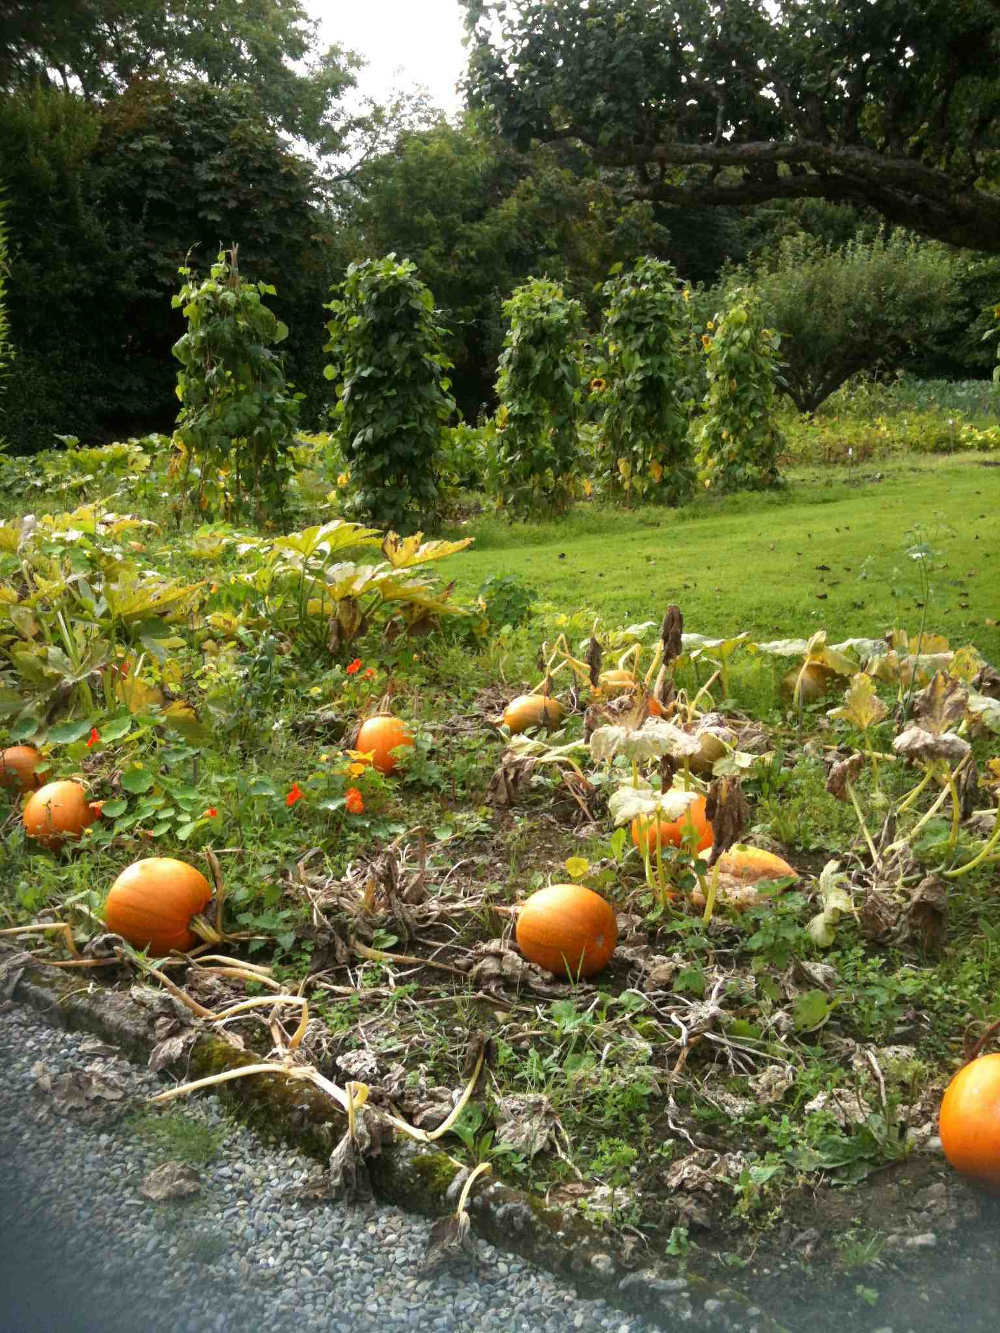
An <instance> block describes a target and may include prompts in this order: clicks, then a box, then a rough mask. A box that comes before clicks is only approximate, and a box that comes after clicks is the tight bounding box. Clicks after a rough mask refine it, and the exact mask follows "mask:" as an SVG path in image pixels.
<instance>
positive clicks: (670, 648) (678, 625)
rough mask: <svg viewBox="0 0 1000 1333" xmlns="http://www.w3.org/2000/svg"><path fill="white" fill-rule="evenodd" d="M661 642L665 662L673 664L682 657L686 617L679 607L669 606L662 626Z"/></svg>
mask: <svg viewBox="0 0 1000 1333" xmlns="http://www.w3.org/2000/svg"><path fill="white" fill-rule="evenodd" d="M660 642H661V643H662V644H663V661H664V662H665V663H669V662H673V661H674V660H675V658H678V657H680V655H681V652H682V651H683V646H684V617H683V616H682V615H681V609H680V607H679V606H668V607H667V614H666V615H665V616H664V617H663V624H662V625H661V626H660Z"/></svg>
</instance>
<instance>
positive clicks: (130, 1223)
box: [0, 1004, 652, 1333]
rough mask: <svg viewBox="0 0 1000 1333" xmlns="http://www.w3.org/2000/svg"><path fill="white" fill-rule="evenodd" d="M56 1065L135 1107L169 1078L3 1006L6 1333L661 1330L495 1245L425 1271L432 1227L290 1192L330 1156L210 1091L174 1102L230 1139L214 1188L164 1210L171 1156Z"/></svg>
mask: <svg viewBox="0 0 1000 1333" xmlns="http://www.w3.org/2000/svg"><path fill="white" fill-rule="evenodd" d="M39 1065H44V1067H45V1070H46V1071H47V1073H48V1074H49V1075H50V1076H52V1077H53V1078H55V1077H56V1076H58V1075H60V1074H64V1073H69V1072H72V1071H90V1072H92V1073H95V1074H97V1075H99V1076H101V1077H103V1078H106V1079H109V1080H111V1081H112V1082H114V1081H118V1082H120V1083H121V1084H122V1085H123V1087H124V1089H125V1095H126V1099H127V1100H128V1103H129V1110H130V1112H131V1111H132V1109H133V1108H134V1107H135V1106H136V1105H138V1106H139V1107H140V1108H142V1106H143V1104H144V1103H145V1101H146V1099H147V1098H148V1097H149V1096H150V1095H151V1094H152V1093H153V1092H156V1091H157V1090H159V1089H161V1088H162V1087H163V1084H162V1083H161V1082H160V1081H159V1080H158V1078H157V1077H156V1076H153V1075H150V1074H148V1073H147V1072H146V1071H144V1070H140V1069H137V1068H136V1067H135V1066H134V1065H132V1064H130V1063H128V1062H127V1061H125V1060H123V1059H122V1058H120V1057H119V1056H118V1055H116V1054H113V1053H110V1051H109V1048H108V1047H107V1046H105V1045H103V1044H102V1043H100V1042H97V1041H96V1040H95V1039H94V1038H92V1037H91V1038H88V1037H86V1036H82V1035H80V1034H76V1033H67V1032H63V1031H61V1030H59V1029H57V1028H52V1027H49V1026H48V1025H47V1024H45V1023H44V1022H42V1021H41V1020H40V1019H38V1018H37V1017H36V1016H35V1015H34V1014H33V1013H32V1012H30V1011H28V1010H25V1009H23V1008H21V1007H20V1006H14V1005H11V1004H3V1005H0V1071H2V1073H0V1235H2V1242H0V1292H3V1297H2V1298H0V1329H2V1330H4V1333H7V1330H10V1333H15V1331H16V1333H43V1331H44V1333H56V1330H58V1333H98V1330H100V1333H128V1331H129V1330H140V1329H141V1330H142V1333H160V1330H163V1333H254V1331H255V1330H258V1329H261V1330H263V1329H266V1330H267V1331H268V1333H286V1330H287V1331H288V1333H291V1331H292V1330H295V1333H303V1330H311V1329H322V1330H325V1333H339V1330H341V1329H343V1330H345V1333H346V1330H352V1333H357V1330H367V1329H376V1328H377V1329H378V1330H379V1333H412V1330H414V1329H420V1330H421V1331H422V1333H427V1331H428V1330H435V1331H436V1330H440V1331H441V1333H452V1331H453V1330H456V1329H460V1330H472V1331H477V1330H482V1333H489V1331H490V1330H494V1329H495V1330H497V1331H498V1333H501V1331H502V1333H521V1331H522V1330H523V1333H542V1331H543V1333H570V1330H572V1331H573V1333H576V1331H577V1330H583V1331H584V1333H598V1331H599V1330H602V1331H603V1330H608V1333H645V1331H646V1330H648V1329H651V1328H652V1325H650V1324H649V1323H648V1322H647V1321H646V1320H644V1319H642V1318H639V1317H638V1316H635V1315H628V1314H624V1313H623V1312H622V1311H621V1310H617V1309H613V1308H611V1307H609V1306H607V1305H606V1304H605V1303H604V1302H603V1301H588V1300H584V1299H582V1298H581V1297H579V1296H578V1295H577V1294H576V1292H575V1291H574V1290H573V1289H572V1288H571V1287H569V1286H567V1285H566V1284H564V1283H562V1282H560V1281H558V1280H557V1279H555V1278H553V1277H552V1276H551V1275H550V1274H548V1273H545V1272H543V1271H541V1270H539V1269H537V1268H535V1267H534V1266H533V1265H531V1264H529V1263H526V1262H525V1261H523V1260H521V1259H519V1258H518V1257H516V1256H514V1255H511V1254H503V1255H501V1254H500V1253H499V1252H498V1251H497V1250H496V1249H495V1248H494V1247H493V1246H491V1245H489V1244H487V1243H486V1242H484V1241H479V1242H478V1264H470V1265H468V1266H463V1267H461V1268H455V1267H453V1266H452V1267H444V1268H438V1269H437V1270H435V1271H433V1272H425V1271H424V1270H423V1269H422V1266H421V1265H422V1260H423V1256H424V1251H425V1247H426V1244H427V1236H428V1231H429V1223H428V1222H426V1221H424V1220H423V1219H421V1218H417V1217H414V1216H412V1215H410V1214H407V1213H403V1212H401V1211H400V1210H399V1209H397V1208H393V1207H388V1206H376V1207H373V1208H372V1209H371V1210H357V1209H345V1208H344V1207H343V1206H342V1205H339V1204H333V1203H330V1202H329V1201H320V1202H303V1201H301V1200H297V1199H292V1198H289V1197H288V1190H289V1187H291V1186H295V1185H301V1184H302V1183H303V1182H304V1181H305V1179H306V1177H307V1176H308V1175H309V1174H310V1173H312V1172H313V1171H314V1170H315V1163H313V1162H311V1161H308V1160H307V1159H305V1158H303V1157H301V1156H299V1155H297V1154H295V1153H292V1152H289V1151H287V1150H283V1149H278V1148H275V1147H272V1146H268V1145H267V1144H265V1143H264V1142H262V1140H261V1139H260V1138H259V1137H258V1136H257V1135H255V1134H254V1133H252V1132H251V1131H249V1130H247V1129H246V1128H244V1127H242V1126H238V1125H236V1124H235V1123H234V1122H232V1121H230V1120H229V1119H228V1118H226V1117H225V1116H224V1114H223V1113H222V1111H221V1110H220V1108H219V1105H218V1103H217V1102H216V1100H215V1099H214V1098H213V1097H211V1096H209V1095H205V1094H201V1095H198V1094H196V1095H195V1096H194V1097H192V1098H191V1099H189V1100H187V1101H185V1102H184V1103H179V1104H178V1103H175V1104H173V1105H171V1106H170V1107H169V1108H166V1110H167V1111H168V1112H169V1114H170V1116H172V1117H177V1116H183V1117H184V1118H185V1120H186V1121H188V1122H189V1123H190V1124H191V1125H192V1126H201V1127H203V1128H204V1129H208V1130H221V1131H222V1142H221V1146H220V1147H219V1149H218V1151H217V1153H216V1155H215V1156H214V1158H213V1159H212V1160H211V1161H210V1162H209V1163H208V1164H207V1165H199V1168H198V1170H199V1184H200V1188H199V1190H198V1192H197V1193H196V1194H194V1195H191V1196H189V1197H186V1198H178V1199H172V1200H167V1201H163V1202H151V1201H149V1200H147V1199H145V1198H143V1197H142V1195H141V1194H140V1193H139V1186H140V1185H141V1183H142V1181H143V1180H144V1178H145V1177H146V1176H147V1175H148V1174H149V1172H150V1171H152V1170H153V1169H154V1168H155V1167H157V1166H160V1165H161V1164H162V1163H163V1162H164V1161H167V1160H170V1151H169V1149H166V1148H165V1147H164V1146H163V1145H162V1143H158V1142H156V1141H155V1140H152V1139H150V1138H149V1137H148V1136H143V1135H142V1134H137V1133H135V1132H134V1131H133V1130H131V1129H129V1128H128V1127H127V1125H126V1124H123V1123H122V1122H121V1121H118V1122H115V1123H113V1124H111V1123H109V1112H108V1111H106V1110H105V1109H104V1104H103V1103H102V1104H101V1109H100V1111H99V1115H100V1117H101V1118H100V1119H97V1120H95V1121H90V1122H88V1121H86V1120H81V1118H80V1116H79V1114H76V1113H74V1112H67V1113H60V1112H59V1111H58V1110H57V1109H56V1108H55V1107H54V1106H53V1103H52V1098H51V1096H49V1095H47V1094H46V1093H45V1092H44V1091H43V1090H41V1089H40V1087H39V1084H38V1066H39ZM114 1113H115V1108H112V1110H111V1112H110V1115H111V1116H113V1115H114ZM175 1156H176V1153H175Z"/></svg>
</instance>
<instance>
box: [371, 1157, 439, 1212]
mask: <svg viewBox="0 0 1000 1333" xmlns="http://www.w3.org/2000/svg"><path fill="white" fill-rule="evenodd" d="M369 1170H370V1171H371V1175H372V1180H373V1183H374V1185H375V1189H376V1191H377V1193H378V1194H379V1196H380V1197H382V1198H386V1199H391V1200H392V1201H393V1202H394V1203H397V1204H399V1205H400V1206H401V1207H403V1208H409V1209H411V1210H412V1211H413V1212H418V1213H425V1214H430V1215H436V1214H439V1213H444V1212H447V1211H448V1210H449V1208H450V1204H449V1203H448V1202H447V1200H446V1195H447V1193H448V1188H449V1186H450V1185H451V1182H452V1181H453V1180H454V1179H455V1176H456V1174H457V1173H458V1170H459V1168H458V1167H457V1166H456V1165H455V1163H454V1162H453V1161H452V1160H451V1158H450V1157H448V1156H447V1155H446V1154H445V1153H443V1152H437V1151H435V1150H433V1149H431V1150H428V1149H426V1148H418V1147H417V1146H416V1144H411V1143H395V1144H394V1145H393V1147H392V1149H391V1151H389V1152H384V1153H382V1154H381V1156H379V1157H376V1158H374V1159H373V1160H372V1161H370V1162H369Z"/></svg>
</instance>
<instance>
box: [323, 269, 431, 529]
mask: <svg viewBox="0 0 1000 1333" xmlns="http://www.w3.org/2000/svg"><path fill="white" fill-rule="evenodd" d="M334 293H335V294H334V298H333V300H332V301H330V302H329V303H328V304H327V306H326V309H327V310H330V311H331V312H332V314H333V318H332V319H330V320H329V321H328V323H327V325H326V327H327V331H328V333H329V335H330V337H329V341H328V342H327V344H326V347H325V350H326V351H327V352H328V353H330V354H331V355H332V357H333V363H332V364H330V365H328V366H326V368H325V371H324V373H325V375H326V377H327V379H330V380H334V381H335V382H336V384H337V389H338V402H337V406H336V409H335V413H336V416H337V420H338V431H337V433H338V438H339V442H340V447H341V450H342V452H343V454H344V458H345V459H346V461H347V463H348V465H349V467H350V470H351V482H352V487H353V490H354V508H355V509H356V511H357V513H358V515H359V516H361V517H363V518H365V519H367V520H370V521H372V522H375V523H378V524H379V525H380V526H383V527H390V528H393V529H395V530H396V531H397V532H408V531H412V530H414V529H416V528H419V527H423V526H426V525H429V524H432V523H433V522H434V521H435V519H436V517H437V513H438V505H439V482H438V476H437V465H438V455H439V451H440V450H441V447H442V443H443V434H444V431H445V428H446V426H447V423H448V419H449V418H450V417H451V416H452V414H453V412H454V410H455V403H454V400H453V398H452V397H451V394H450V393H449V389H450V387H451V386H450V381H449V379H448V375H447V372H448V371H449V369H450V368H451V362H450V361H449V360H448V358H447V357H446V356H445V355H444V353H443V351H442V350H441V349H442V344H443V339H444V336H445V330H444V329H443V328H442V327H441V325H440V324H438V322H437V318H436V315H435V310H434V299H433V297H432V296H431V293H430V291H429V290H428V289H427V287H426V286H425V285H424V284H423V283H422V282H421V281H420V279H419V278H418V277H417V270H416V265H414V264H411V263H410V262H409V260H405V259H404V260H397V258H396V256H395V255H394V254H390V255H386V256H385V258H383V259H366V260H364V261H363V262H362V263H359V264H351V265H350V267H349V268H348V270H347V275H346V277H345V279H344V281H343V283H341V284H340V285H339V286H338V287H336V288H334Z"/></svg>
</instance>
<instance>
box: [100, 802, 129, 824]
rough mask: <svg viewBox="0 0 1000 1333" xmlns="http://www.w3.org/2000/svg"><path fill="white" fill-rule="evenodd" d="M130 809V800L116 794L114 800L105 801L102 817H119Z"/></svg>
mask: <svg viewBox="0 0 1000 1333" xmlns="http://www.w3.org/2000/svg"><path fill="white" fill-rule="evenodd" d="M127 809H128V801H123V800H122V798H121V797H120V796H116V797H115V798H114V800H112V801H105V802H104V805H103V807H102V809H101V817H102V818H104V819H117V818H118V816H119V815H123V814H124V813H125V811H126V810H127Z"/></svg>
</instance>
